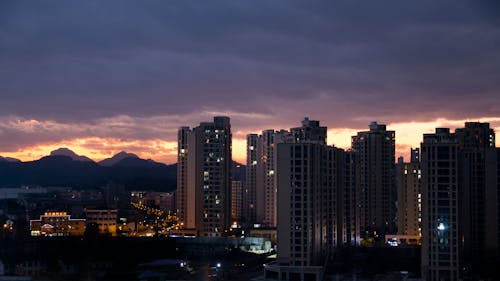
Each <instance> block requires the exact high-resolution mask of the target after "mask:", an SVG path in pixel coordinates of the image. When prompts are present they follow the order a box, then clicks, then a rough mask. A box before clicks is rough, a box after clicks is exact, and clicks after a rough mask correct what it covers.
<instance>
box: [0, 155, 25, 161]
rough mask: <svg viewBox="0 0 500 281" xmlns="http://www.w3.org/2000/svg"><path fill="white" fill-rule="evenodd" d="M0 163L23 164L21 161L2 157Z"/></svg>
mask: <svg viewBox="0 0 500 281" xmlns="http://www.w3.org/2000/svg"><path fill="white" fill-rule="evenodd" d="M0 162H21V160H19V159H16V158H11V157H2V156H0Z"/></svg>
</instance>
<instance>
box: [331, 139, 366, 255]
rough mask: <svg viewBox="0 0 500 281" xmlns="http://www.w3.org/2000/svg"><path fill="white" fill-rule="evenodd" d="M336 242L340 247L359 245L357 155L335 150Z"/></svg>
mask: <svg viewBox="0 0 500 281" xmlns="http://www.w3.org/2000/svg"><path fill="white" fill-rule="evenodd" d="M336 152H337V157H336V160H337V163H338V164H337V176H338V180H337V186H338V192H337V201H336V206H337V230H338V231H337V236H338V237H337V241H338V244H339V245H340V246H355V245H359V244H360V233H359V231H360V230H359V213H358V212H359V208H358V207H357V202H358V200H357V198H358V194H357V192H356V162H357V161H358V160H357V158H358V157H357V154H356V153H355V152H354V151H352V150H348V151H343V150H341V149H337V150H336Z"/></svg>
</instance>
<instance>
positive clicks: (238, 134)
mask: <svg viewBox="0 0 500 281" xmlns="http://www.w3.org/2000/svg"><path fill="white" fill-rule="evenodd" d="M466 121H479V122H490V123H493V122H494V123H495V124H499V123H500V118H497V117H492V118H480V119H475V120H448V119H436V120H434V121H431V122H417V121H415V122H394V123H388V124H387V129H388V130H395V131H396V157H399V156H404V157H405V159H408V156H409V150H410V148H411V147H420V142H421V141H422V134H424V133H432V132H434V130H435V128H437V127H449V128H451V129H455V128H457V127H463V126H464V122H466ZM380 123H382V122H380ZM324 125H326V126H328V124H324ZM492 127H493V128H494V129H495V131H500V126H497V127H494V126H492ZM260 130H261V129H255V131H254V133H258V132H260ZM366 130H368V127H366V128H331V129H329V130H328V144H330V145H332V144H333V145H335V146H337V147H341V148H346V149H347V148H349V147H350V145H351V136H353V135H355V134H356V133H357V132H358V131H366ZM247 133H251V132H243V131H235V132H234V134H233V144H232V145H233V160H235V161H237V162H240V163H243V164H244V163H246V136H245V135H246V134H247ZM499 139H500V138H497V140H496V146H497V147H498V146H500V142H499ZM60 147H67V148H69V149H71V150H73V151H74V152H75V153H76V154H78V155H85V156H87V157H89V158H91V159H93V160H95V161H100V160H102V159H105V158H109V157H112V156H113V155H114V154H116V153H118V152H120V151H127V152H129V153H134V154H137V155H138V156H139V157H141V158H144V159H153V160H155V161H158V162H163V163H167V164H172V163H175V161H176V159H177V141H176V140H175V139H170V140H161V139H150V140H122V139H117V138H103V137H88V138H73V139H68V140H64V141H59V142H52V143H42V144H38V145H34V146H29V147H23V148H20V149H19V150H17V151H0V155H1V156H4V157H13V158H17V159H20V160H22V161H31V160H37V159H40V158H41V157H43V156H47V155H49V154H50V152H51V151H53V150H56V149H57V148H60Z"/></svg>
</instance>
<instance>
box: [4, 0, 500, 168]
mask: <svg viewBox="0 0 500 281" xmlns="http://www.w3.org/2000/svg"><path fill="white" fill-rule="evenodd" d="M499 11H500V4H499V2H498V1H493V0H485V1H461V0H443V1H430V0H429V1H425V0H424V1H395V0H394V1H293V0H292V1H177V2H170V1H97V0H96V1H64V2H63V1H22V2H21V1H1V2H0V155H1V156H4V157H6V156H9V157H15V158H19V159H22V160H33V159H38V158H40V157H41V156H44V155H47V154H49V153H50V151H51V150H54V149H56V148H59V147H68V148H70V149H72V150H74V151H75V152H76V153H78V154H84V155H87V156H88V157H90V158H92V159H95V160H101V159H103V158H107V157H110V156H112V155H113V154H115V153H118V152H120V151H121V150H126V151H127V152H132V153H136V154H138V155H139V156H140V157H143V158H151V159H154V160H156V161H159V162H165V163H173V162H175V160H176V145H177V141H176V132H177V128H178V127H180V126H186V125H187V126H191V127H193V126H196V125H198V124H199V123H200V122H202V121H210V120H212V117H213V116H214V115H227V116H229V117H231V125H232V131H233V150H234V151H233V155H234V159H235V160H237V161H244V160H245V157H246V156H245V145H246V144H245V135H246V134H248V133H256V132H259V131H262V130H264V129H288V128H290V127H296V126H298V125H299V124H300V121H301V120H302V119H303V118H304V117H305V116H308V117H310V118H311V119H315V120H320V121H321V123H322V125H324V126H328V128H329V130H328V142H329V143H330V144H335V145H336V146H339V147H344V148H347V147H349V146H350V136H352V135H354V134H355V133H356V132H357V131H360V130H367V128H368V124H369V123H370V122H371V121H378V122H379V123H385V124H387V126H388V129H391V130H395V131H396V144H397V153H396V154H397V156H399V155H405V156H407V154H408V151H409V149H410V147H417V146H419V143H420V141H421V140H422V133H426V132H432V131H434V128H435V127H451V128H456V127H461V126H463V123H464V122H465V121H482V122H490V123H491V126H492V127H493V128H495V130H496V131H500V13H499ZM498 139H500V138H497V146H498V145H499V141H498Z"/></svg>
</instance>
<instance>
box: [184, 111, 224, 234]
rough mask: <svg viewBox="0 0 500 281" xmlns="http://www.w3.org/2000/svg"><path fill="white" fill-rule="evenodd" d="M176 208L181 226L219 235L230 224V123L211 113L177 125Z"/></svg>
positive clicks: (201, 232) (199, 232)
mask: <svg viewBox="0 0 500 281" xmlns="http://www.w3.org/2000/svg"><path fill="white" fill-rule="evenodd" d="M178 158H179V164H178V171H177V172H178V180H177V182H178V187H177V188H178V209H179V212H178V213H179V219H180V222H181V226H182V227H183V228H188V229H196V230H197V232H198V234H199V235H202V236H222V235H224V234H225V232H226V231H227V230H228V228H229V226H230V224H231V187H232V186H231V178H230V177H231V126H230V123H229V117H214V121H213V122H204V123H200V125H199V126H198V127H196V128H193V129H192V130H190V129H189V128H188V127H181V128H180V129H179V146H178Z"/></svg>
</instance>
